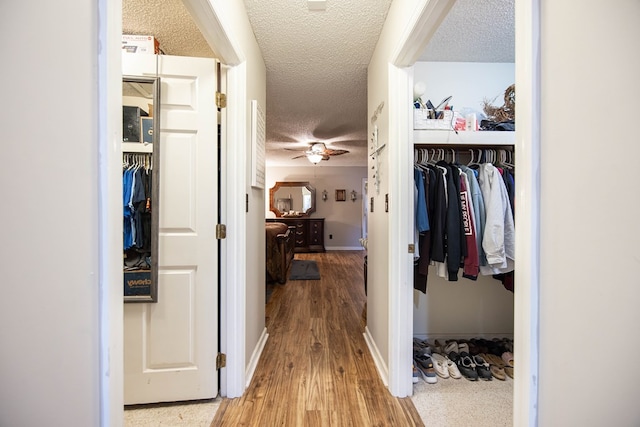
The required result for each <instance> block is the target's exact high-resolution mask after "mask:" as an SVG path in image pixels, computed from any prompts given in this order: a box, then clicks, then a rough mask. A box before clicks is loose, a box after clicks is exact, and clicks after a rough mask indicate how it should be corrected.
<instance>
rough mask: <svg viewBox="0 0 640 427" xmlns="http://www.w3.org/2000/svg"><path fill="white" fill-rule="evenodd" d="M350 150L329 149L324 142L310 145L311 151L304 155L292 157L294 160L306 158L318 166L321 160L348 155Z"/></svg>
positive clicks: (305, 152)
mask: <svg viewBox="0 0 640 427" xmlns="http://www.w3.org/2000/svg"><path fill="white" fill-rule="evenodd" d="M285 150H291V151H300V150H297V149H293V148H285ZM348 152H349V151H348V150H334V149H332V148H327V146H326V145H325V143H324V142H313V143H311V144H309V149H308V150H306V151H303V153H304V154H301V155H299V156H295V157H292V158H293V159H299V158H301V157H306V158H307V159H308V160H309V161H310V162H311V163H313V164H318V163H320V161H321V160H329V158H330V157H331V156H339V155H340V154H345V153H348Z"/></svg>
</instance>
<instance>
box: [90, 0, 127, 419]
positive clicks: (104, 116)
mask: <svg viewBox="0 0 640 427" xmlns="http://www.w3.org/2000/svg"><path fill="white" fill-rule="evenodd" d="M98 9H99V13H98V19H99V23H98V26H97V27H98V29H99V30H98V31H99V33H98V40H99V44H100V46H103V47H104V48H103V49H99V50H98V114H99V116H98V130H97V131H96V136H97V139H98V159H97V161H98V203H99V207H98V215H99V219H98V227H99V230H98V235H99V241H98V246H99V249H98V250H99V255H98V263H99V279H98V280H99V294H100V300H99V302H98V304H99V310H100V312H99V316H100V331H99V333H100V425H101V426H114V427H119V426H122V422H123V419H124V358H123V347H124V330H123V323H124V319H123V311H124V303H123V296H122V287H121V286H113V284H114V283H122V233H114V232H113V230H122V228H121V227H122V208H121V207H120V206H122V176H121V175H120V172H118V171H120V170H121V164H122V152H121V143H122V45H121V43H120V36H121V34H122V2H121V0H115V1H105V0H100V1H99V3H98Z"/></svg>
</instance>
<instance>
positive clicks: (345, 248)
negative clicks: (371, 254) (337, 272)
mask: <svg viewBox="0 0 640 427" xmlns="http://www.w3.org/2000/svg"><path fill="white" fill-rule="evenodd" d="M324 249H325V250H327V251H364V248H363V247H362V246H325V247H324Z"/></svg>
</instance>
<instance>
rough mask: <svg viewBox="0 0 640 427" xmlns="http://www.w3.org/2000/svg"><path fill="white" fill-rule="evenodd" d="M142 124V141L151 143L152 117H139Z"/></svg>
mask: <svg viewBox="0 0 640 427" xmlns="http://www.w3.org/2000/svg"><path fill="white" fill-rule="evenodd" d="M140 122H141V123H142V125H141V126H140V128H141V129H142V142H143V143H145V144H153V117H142V118H140Z"/></svg>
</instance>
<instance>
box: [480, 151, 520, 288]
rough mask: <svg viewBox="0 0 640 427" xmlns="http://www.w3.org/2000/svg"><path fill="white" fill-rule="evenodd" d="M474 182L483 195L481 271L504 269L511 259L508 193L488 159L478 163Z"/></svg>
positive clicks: (512, 237)
mask: <svg viewBox="0 0 640 427" xmlns="http://www.w3.org/2000/svg"><path fill="white" fill-rule="evenodd" d="M478 183H479V184H480V189H481V190H482V197H483V198H484V204H485V211H486V222H485V226H484V235H483V237H482V248H483V249H484V252H485V255H486V258H487V264H488V265H486V266H482V265H481V266H480V272H481V273H482V274H486V275H490V274H499V273H507V272H509V271H512V270H513V267H514V260H515V227H514V222H513V214H512V212H511V204H510V202H509V195H508V193H507V189H506V187H505V185H504V181H503V179H502V176H501V175H500V173H499V172H498V169H497V168H496V167H495V166H493V165H492V164H491V163H485V164H482V165H480V167H479V169H478Z"/></svg>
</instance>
